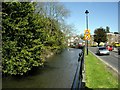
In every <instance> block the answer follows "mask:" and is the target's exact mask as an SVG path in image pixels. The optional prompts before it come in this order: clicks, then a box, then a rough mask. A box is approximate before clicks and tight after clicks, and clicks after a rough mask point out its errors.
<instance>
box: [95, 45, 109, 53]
mask: <svg viewBox="0 0 120 90" xmlns="http://www.w3.org/2000/svg"><path fill="white" fill-rule="evenodd" d="M96 54H98V55H110V51H109V50H107V49H106V47H98V48H97V52H96Z"/></svg>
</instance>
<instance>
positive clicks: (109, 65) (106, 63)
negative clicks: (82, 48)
mask: <svg viewBox="0 0 120 90" xmlns="http://www.w3.org/2000/svg"><path fill="white" fill-rule="evenodd" d="M89 51H90V50H89ZM90 52H91V53H92V54H93V55H94V56H96V57H97V58H98V59H99V60H100V61H102V62H104V63H105V64H106V65H107V66H108V67H110V68H111V69H113V70H114V71H115V72H117V73H118V74H119V75H120V73H119V72H118V70H116V69H115V68H114V67H112V66H111V65H110V64H109V63H107V62H105V61H104V60H103V59H101V58H100V57H98V56H97V55H95V54H94V53H93V52H92V51H90Z"/></svg>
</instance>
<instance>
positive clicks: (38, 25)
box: [2, 2, 65, 75]
mask: <svg viewBox="0 0 120 90" xmlns="http://www.w3.org/2000/svg"><path fill="white" fill-rule="evenodd" d="M35 5H36V4H35V3H30V2H3V3H2V66H3V68H2V71H3V73H7V74H10V75H17V74H19V75H23V74H24V73H26V72H28V71H29V70H31V69H32V68H33V67H34V66H35V67H36V66H37V67H38V66H41V65H43V64H44V61H45V60H44V58H45V57H44V54H46V53H47V51H48V50H50V51H53V52H54V51H57V50H60V49H62V48H63V47H64V40H65V37H64V34H63V33H62V32H61V30H60V26H59V23H58V22H57V21H56V20H54V19H51V18H49V17H44V16H43V15H40V14H38V13H35Z"/></svg>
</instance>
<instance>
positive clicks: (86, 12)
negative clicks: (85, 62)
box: [85, 10, 89, 55]
mask: <svg viewBox="0 0 120 90" xmlns="http://www.w3.org/2000/svg"><path fill="white" fill-rule="evenodd" d="M88 13H89V12H88V10H86V11H85V14H86V28H87V30H88ZM86 41H87V55H88V40H86Z"/></svg>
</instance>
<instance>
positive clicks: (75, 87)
mask: <svg viewBox="0 0 120 90" xmlns="http://www.w3.org/2000/svg"><path fill="white" fill-rule="evenodd" d="M81 50H82V51H81V52H80V53H79V58H78V65H77V69H76V73H75V77H74V81H73V84H72V87H71V89H72V90H80V88H83V87H82V86H83V85H82V79H83V75H82V71H83V69H84V47H83V48H82V49H81Z"/></svg>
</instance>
